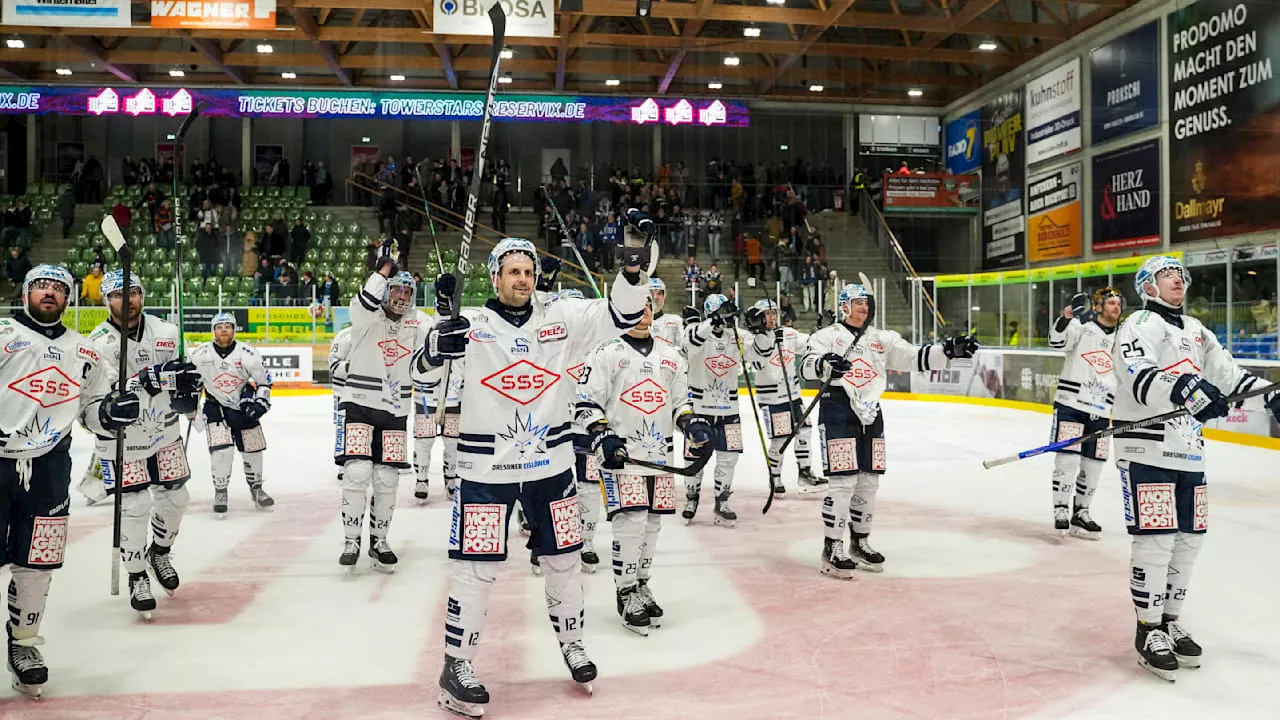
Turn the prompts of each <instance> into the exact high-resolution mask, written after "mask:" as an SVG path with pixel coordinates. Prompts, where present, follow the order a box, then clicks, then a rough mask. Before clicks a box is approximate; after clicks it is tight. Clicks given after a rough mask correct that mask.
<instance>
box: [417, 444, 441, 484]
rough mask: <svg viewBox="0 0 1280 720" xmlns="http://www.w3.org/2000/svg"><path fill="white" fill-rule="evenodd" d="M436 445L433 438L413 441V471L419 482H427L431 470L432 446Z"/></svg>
mask: <svg viewBox="0 0 1280 720" xmlns="http://www.w3.org/2000/svg"><path fill="white" fill-rule="evenodd" d="M435 443H436V439H435V438H433V437H424V438H414V439H413V470H414V475H415V476H416V477H417V481H418V482H426V481H427V473H428V472H430V470H431V446H432V445H435Z"/></svg>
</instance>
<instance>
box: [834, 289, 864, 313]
mask: <svg viewBox="0 0 1280 720" xmlns="http://www.w3.org/2000/svg"><path fill="white" fill-rule="evenodd" d="M870 297H871V293H870V292H868V291H867V288H866V287H865V286H863V285H860V284H858V283H849V284H848V285H845V286H844V287H843V288H841V289H840V295H839V297H837V298H836V308H837V309H838V310H839V311H840V319H844V318H845V317H847V316H848V315H849V309H850V308H852V307H853V304H854V303H855V302H857V301H858V300H863V301H865V300H867V299H868V298H870Z"/></svg>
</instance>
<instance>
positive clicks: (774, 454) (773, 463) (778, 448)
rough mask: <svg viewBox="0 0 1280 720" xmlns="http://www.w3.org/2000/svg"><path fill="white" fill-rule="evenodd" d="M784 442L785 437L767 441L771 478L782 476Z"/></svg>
mask: <svg viewBox="0 0 1280 720" xmlns="http://www.w3.org/2000/svg"><path fill="white" fill-rule="evenodd" d="M786 441H787V436H786V435H783V436H781V437H776V438H774V439H772V440H770V441H769V457H768V461H769V474H770V475H772V476H777V475H781V474H782V444H783V443H785V442H786Z"/></svg>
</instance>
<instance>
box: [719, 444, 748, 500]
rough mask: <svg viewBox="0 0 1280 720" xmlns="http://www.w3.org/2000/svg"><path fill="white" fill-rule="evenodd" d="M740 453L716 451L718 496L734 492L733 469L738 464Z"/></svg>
mask: <svg viewBox="0 0 1280 720" xmlns="http://www.w3.org/2000/svg"><path fill="white" fill-rule="evenodd" d="M740 457H742V456H741V455H740V454H738V453H731V452H717V453H716V497H721V496H725V495H728V494H729V493H731V492H733V469H734V468H735V467H737V466H738V458H740Z"/></svg>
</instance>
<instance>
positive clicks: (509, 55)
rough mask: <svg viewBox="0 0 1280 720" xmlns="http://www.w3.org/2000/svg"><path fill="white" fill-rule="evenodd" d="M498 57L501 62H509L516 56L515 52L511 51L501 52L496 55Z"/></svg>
mask: <svg viewBox="0 0 1280 720" xmlns="http://www.w3.org/2000/svg"><path fill="white" fill-rule="evenodd" d="M498 55H499V56H500V57H501V58H502V59H503V60H510V59H511V58H513V57H515V56H516V54H515V52H514V51H512V50H503V51H502V52H500V53H498Z"/></svg>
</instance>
